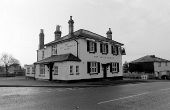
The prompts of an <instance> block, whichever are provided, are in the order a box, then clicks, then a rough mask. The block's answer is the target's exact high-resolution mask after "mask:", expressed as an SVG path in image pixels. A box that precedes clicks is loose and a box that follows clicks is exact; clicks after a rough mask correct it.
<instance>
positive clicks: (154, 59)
mask: <svg viewBox="0 0 170 110" xmlns="http://www.w3.org/2000/svg"><path fill="white" fill-rule="evenodd" d="M141 62H170V61H169V60H166V59H162V58H158V57H155V55H147V56H144V57H141V58H139V59H137V60H134V61H131V62H130V63H141Z"/></svg>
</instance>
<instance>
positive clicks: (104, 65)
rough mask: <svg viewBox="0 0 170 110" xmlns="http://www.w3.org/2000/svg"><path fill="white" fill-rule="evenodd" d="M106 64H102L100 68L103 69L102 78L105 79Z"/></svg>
mask: <svg viewBox="0 0 170 110" xmlns="http://www.w3.org/2000/svg"><path fill="white" fill-rule="evenodd" d="M107 67H108V65H107V64H102V68H103V78H107Z"/></svg>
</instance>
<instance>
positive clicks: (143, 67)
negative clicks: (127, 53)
mask: <svg viewBox="0 0 170 110" xmlns="http://www.w3.org/2000/svg"><path fill="white" fill-rule="evenodd" d="M129 71H130V72H137V73H147V74H149V75H154V77H156V78H159V79H166V78H169V76H170V61H169V60H166V59H162V58H158V57H156V56H155V55H147V56H144V57H141V58H139V59H137V60H134V61H132V62H129Z"/></svg>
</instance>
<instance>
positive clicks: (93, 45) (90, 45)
mask: <svg viewBox="0 0 170 110" xmlns="http://www.w3.org/2000/svg"><path fill="white" fill-rule="evenodd" d="M89 52H92V53H93V52H95V42H92V41H90V42H89Z"/></svg>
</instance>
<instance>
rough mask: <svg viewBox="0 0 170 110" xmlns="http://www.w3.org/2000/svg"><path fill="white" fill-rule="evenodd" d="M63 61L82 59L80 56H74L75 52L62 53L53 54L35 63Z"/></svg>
mask: <svg viewBox="0 0 170 110" xmlns="http://www.w3.org/2000/svg"><path fill="white" fill-rule="evenodd" d="M63 61H81V60H80V59H79V58H78V57H76V56H74V55H73V54H71V53H69V54H61V55H53V56H51V57H48V58H45V59H43V60H40V61H38V62H35V64H41V63H42V64H48V63H51V62H63Z"/></svg>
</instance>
